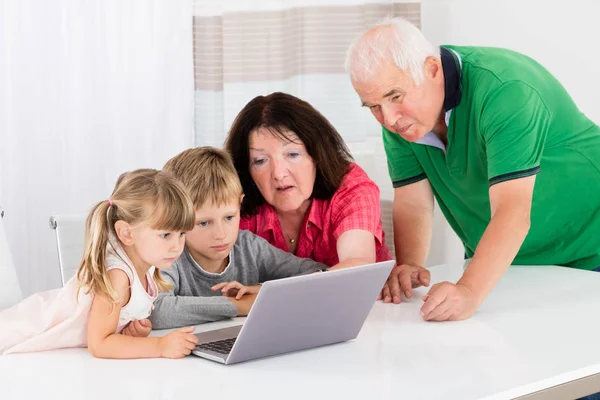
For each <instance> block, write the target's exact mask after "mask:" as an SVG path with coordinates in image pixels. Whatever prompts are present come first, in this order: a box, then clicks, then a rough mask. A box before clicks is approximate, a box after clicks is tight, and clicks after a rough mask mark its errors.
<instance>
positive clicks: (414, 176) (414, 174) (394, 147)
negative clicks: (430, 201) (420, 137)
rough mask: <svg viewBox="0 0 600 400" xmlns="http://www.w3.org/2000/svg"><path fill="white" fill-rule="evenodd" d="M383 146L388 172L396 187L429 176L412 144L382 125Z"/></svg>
mask: <svg viewBox="0 0 600 400" xmlns="http://www.w3.org/2000/svg"><path fill="white" fill-rule="evenodd" d="M382 135H383V147H384V149H385V154H386V157H387V165H388V172H389V174H390V179H391V180H392V185H393V186H394V188H399V187H401V186H406V185H410V184H411V183H415V182H418V181H420V180H423V179H425V178H427V176H426V175H425V172H424V171H423V168H421V164H419V161H418V160H417V157H416V156H415V153H414V151H413V149H412V148H411V147H410V144H409V143H408V142H407V141H406V140H404V139H402V137H401V136H400V135H398V134H396V133H392V132H390V131H388V130H387V129H386V128H384V127H382Z"/></svg>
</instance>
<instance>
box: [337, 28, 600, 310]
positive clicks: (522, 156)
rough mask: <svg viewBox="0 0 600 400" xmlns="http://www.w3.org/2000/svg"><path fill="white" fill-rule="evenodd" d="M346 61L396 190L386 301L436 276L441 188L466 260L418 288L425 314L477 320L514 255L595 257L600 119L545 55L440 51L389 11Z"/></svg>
mask: <svg viewBox="0 0 600 400" xmlns="http://www.w3.org/2000/svg"><path fill="white" fill-rule="evenodd" d="M574 68H575V67H574ZM346 69H347V71H348V72H349V74H350V77H351V80H352V85H353V86H354V89H355V91H356V92H357V94H358V95H359V97H360V99H361V101H362V104H363V106H365V107H369V109H370V110H371V112H372V113H373V115H374V116H375V118H376V119H377V121H378V122H379V123H380V124H381V125H382V127H383V141H384V145H385V150H386V154H387V159H388V167H389V173H390V177H391V180H392V182H393V185H394V188H395V189H394V212H393V215H394V217H393V218H394V234H395V238H394V240H395V245H396V261H397V264H398V265H397V267H396V268H395V269H394V271H393V272H392V274H391V275H390V277H389V279H388V283H387V284H386V287H384V289H383V291H382V296H383V297H384V301H386V302H389V301H393V302H394V303H398V302H400V291H401V290H402V292H404V293H405V295H406V296H407V297H411V292H412V290H411V289H412V288H414V287H416V286H419V285H426V286H427V285H429V279H430V275H429V272H428V271H427V270H426V269H425V268H423V264H424V261H425V258H426V256H427V252H428V248H429V241H430V238H431V229H432V212H433V205H434V201H433V198H434V195H435V198H436V199H437V201H438V203H439V205H440V208H441V209H442V211H443V213H444V215H445V217H446V219H447V220H448V222H449V223H450V225H451V226H452V228H453V229H454V231H455V232H456V234H457V235H458V236H459V238H460V239H461V240H462V242H463V244H464V248H465V252H466V255H467V257H468V258H472V259H471V261H470V263H469V264H468V267H467V268H466V270H465V272H464V274H463V276H462V277H461V278H460V280H459V281H458V282H457V283H456V284H453V283H450V282H443V283H440V284H437V285H434V286H433V287H432V288H431V289H430V290H429V292H428V293H427V295H425V296H424V298H423V300H424V301H425V302H424V304H423V306H422V308H421V315H422V317H423V318H424V319H425V320H435V321H443V320H459V319H465V318H469V317H471V316H472V315H473V313H474V312H475V310H476V309H477V307H478V306H479V305H480V304H481V302H482V301H483V300H484V299H485V298H486V296H487V295H488V294H489V293H490V291H491V290H492V288H493V287H494V285H495V284H496V283H497V282H498V280H499V279H500V277H501V276H502V274H503V273H504V271H506V269H507V268H508V267H509V265H511V263H512V264H528V265H531V264H536V265H548V264H555V265H564V266H568V267H573V268H579V269H584V270H594V269H597V268H598V267H600V128H599V127H598V126H597V125H596V124H594V123H593V122H592V121H590V120H589V119H588V118H587V117H586V116H585V115H583V114H582V113H581V112H580V111H579V110H578V109H577V106H576V105H575V103H574V102H573V100H572V99H571V98H570V97H569V95H568V93H567V92H566V91H565V89H564V88H563V87H562V86H561V84H560V83H559V82H558V81H557V80H556V79H555V78H554V77H553V76H552V75H551V74H550V73H549V72H548V71H547V70H546V69H544V68H543V67H542V66H541V65H539V64H538V63H536V62H535V61H533V60H532V59H530V58H528V57H526V56H524V55H522V54H518V53H515V52H512V51H509V50H505V49H498V48H483V47H458V46H443V47H441V48H440V47H436V46H433V45H432V44H430V43H429V42H428V41H427V40H426V39H425V37H424V36H423V34H422V33H421V32H420V31H419V30H418V29H417V28H416V27H415V26H413V25H411V24H410V23H409V22H407V21H405V20H402V19H390V20H387V21H385V22H383V23H381V24H379V25H377V26H375V27H373V28H371V29H369V30H368V31H366V32H365V33H364V34H363V35H362V36H361V37H360V38H359V39H357V41H356V42H355V43H354V44H352V46H351V47H350V49H349V50H348V56H347V60H346ZM532 284H535V282H532Z"/></svg>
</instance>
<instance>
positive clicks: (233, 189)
mask: <svg viewBox="0 0 600 400" xmlns="http://www.w3.org/2000/svg"><path fill="white" fill-rule="evenodd" d="M164 170H165V171H168V172H170V173H171V174H173V175H174V176H175V178H177V179H179V180H180V181H181V182H182V183H183V185H184V186H185V188H186V189H187V190H188V193H189V194H190V197H191V199H192V203H193V204H194V207H195V208H196V209H198V208H200V207H202V206H203V205H204V204H205V203H206V202H207V201H211V202H212V203H213V204H214V205H216V206H220V205H224V204H229V203H231V202H232V201H233V200H239V199H240V198H241V196H242V184H241V183H240V178H239V177H238V174H237V171H236V170H235V167H234V166H233V160H232V159H231V156H230V155H229V153H227V152H226V151H224V150H220V149H217V148H215V147H210V146H204V147H196V148H193V149H188V150H185V151H184V152H182V153H179V154H178V155H176V156H175V157H173V158H171V159H170V160H169V161H167V163H166V164H165V166H164Z"/></svg>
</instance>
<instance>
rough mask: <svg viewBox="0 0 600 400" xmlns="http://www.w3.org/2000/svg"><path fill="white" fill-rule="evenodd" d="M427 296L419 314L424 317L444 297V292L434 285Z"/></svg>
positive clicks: (440, 302)
mask: <svg viewBox="0 0 600 400" xmlns="http://www.w3.org/2000/svg"><path fill="white" fill-rule="evenodd" d="M427 296H428V297H427V300H426V301H425V304H423V306H422V307H421V316H422V317H423V318H424V319H425V318H426V317H427V316H428V315H429V313H431V312H432V311H433V310H434V309H435V308H436V307H437V306H439V305H440V304H442V302H443V301H444V300H445V299H446V294H445V293H444V292H443V291H442V290H440V287H439V286H438V285H434V286H433V287H432V288H431V290H430V291H429V293H427Z"/></svg>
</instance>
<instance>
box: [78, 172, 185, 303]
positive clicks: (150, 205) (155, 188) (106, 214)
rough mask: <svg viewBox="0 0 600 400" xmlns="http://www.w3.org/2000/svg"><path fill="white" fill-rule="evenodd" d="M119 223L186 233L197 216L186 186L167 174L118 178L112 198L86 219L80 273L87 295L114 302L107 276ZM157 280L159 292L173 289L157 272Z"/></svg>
mask: <svg viewBox="0 0 600 400" xmlns="http://www.w3.org/2000/svg"><path fill="white" fill-rule="evenodd" d="M119 220H121V221H125V222H127V223H128V224H130V225H133V226H135V225H138V224H140V223H143V222H147V223H148V224H149V225H150V227H151V228H152V229H157V230H164V231H168V232H179V231H181V232H186V231H190V230H192V229H193V228H194V224H195V214H194V208H193V206H192V202H191V200H190V197H189V195H188V194H187V192H186V190H185V188H184V187H183V185H182V184H181V183H180V182H178V181H177V180H176V179H175V178H174V177H173V176H172V175H171V174H169V173H167V172H162V171H157V170H154V169H138V170H135V171H132V172H126V173H124V174H122V175H121V176H120V177H119V179H118V180H117V183H116V185H115V189H114V190H113V193H112V195H111V196H110V199H109V200H104V201H101V202H99V203H97V204H96V205H95V206H94V207H93V208H92V210H91V211H90V213H89V215H88V217H87V220H86V227H85V246H84V254H83V259H82V261H81V264H80V266H79V269H78V271H77V278H78V279H79V282H80V287H83V288H86V289H87V290H86V293H89V292H90V291H91V292H93V293H94V294H95V295H101V296H105V297H107V298H109V299H111V300H112V301H113V302H117V301H118V299H117V293H116V292H115V290H114V288H113V287H112V285H111V284H110V278H109V277H108V271H107V269H106V251H107V249H108V246H109V238H110V236H111V234H112V235H114V237H115V238H116V240H119V238H118V236H117V234H116V232H115V223H116V222H117V221H119ZM131 267H132V268H133V266H131ZM133 272H134V273H135V271H133ZM154 281H155V282H156V285H157V287H158V289H159V290H161V291H164V290H168V289H170V284H169V283H168V281H166V280H165V279H163V278H162V276H161V274H160V271H159V270H158V269H155V271H154Z"/></svg>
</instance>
